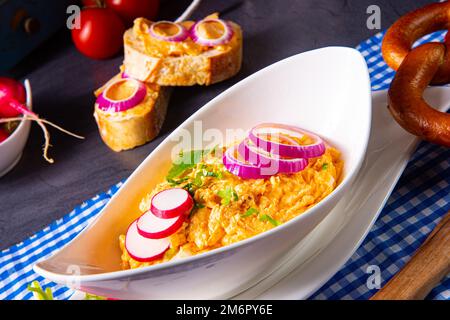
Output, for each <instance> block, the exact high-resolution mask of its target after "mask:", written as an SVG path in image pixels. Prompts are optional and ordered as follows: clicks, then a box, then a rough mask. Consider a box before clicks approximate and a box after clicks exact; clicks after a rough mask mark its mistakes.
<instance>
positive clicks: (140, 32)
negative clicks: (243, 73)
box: [124, 15, 242, 86]
mask: <svg viewBox="0 0 450 320" xmlns="http://www.w3.org/2000/svg"><path fill="white" fill-rule="evenodd" d="M210 17H216V15H212V16H210ZM228 23H229V24H230V26H231V27H232V29H233V33H234V34H233V37H232V39H231V40H230V41H229V42H228V43H227V44H224V45H221V46H215V47H202V48H201V50H200V51H199V50H198V49H199V46H198V45H196V44H195V43H193V42H192V40H191V39H187V40H185V41H183V43H182V44H175V45H174V44H169V43H168V44H167V50H165V48H164V47H163V45H164V43H162V44H161V43H156V42H157V41H159V40H155V39H153V38H152V37H151V36H150V35H149V34H148V32H147V30H148V27H149V26H150V25H151V24H152V22H151V21H148V20H146V19H144V18H138V19H136V20H135V22H134V27H133V28H131V29H129V30H127V31H126V32H125V34H124V48H125V56H124V67H125V72H126V74H128V75H129V76H131V77H133V78H135V79H138V80H141V81H145V82H151V83H156V84H158V85H160V86H191V85H195V84H199V85H210V84H213V83H216V82H219V81H223V80H226V79H228V78H230V77H232V76H234V75H235V74H236V73H237V72H238V71H239V70H240V68H241V65H242V30H241V28H240V27H239V25H237V24H236V23H233V22H231V21H228ZM192 24H193V22H191V21H185V22H183V25H185V26H186V27H187V28H189V26H191V25H192ZM152 44H156V46H155V45H153V46H152ZM177 45H178V48H180V47H179V46H183V49H186V48H187V50H182V51H183V52H181V54H180V52H177V50H176V49H175V50H174V49H173V47H176V46H177ZM149 46H151V48H150V49H149ZM159 46H161V47H163V49H161V50H159V49H160V47H159ZM189 47H191V48H192V47H195V49H197V50H191V52H189ZM155 48H156V49H155ZM185 51H188V52H187V53H186V52H185Z"/></svg>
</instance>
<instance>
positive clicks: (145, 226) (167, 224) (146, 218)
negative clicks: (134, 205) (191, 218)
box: [137, 210, 185, 239]
mask: <svg viewBox="0 0 450 320" xmlns="http://www.w3.org/2000/svg"><path fill="white" fill-rule="evenodd" d="M184 218H185V215H184V214H180V215H179V216H178V217H175V218H171V219H161V218H158V217H157V216H155V215H154V214H153V212H151V210H149V211H147V212H146V213H144V214H143V215H142V216H141V217H140V218H139V219H138V220H137V228H138V232H139V234H140V235H141V236H143V237H146V238H149V239H161V238H165V237H168V236H170V235H172V234H174V233H175V232H177V230H178V229H180V227H181V225H182V224H183V221H184Z"/></svg>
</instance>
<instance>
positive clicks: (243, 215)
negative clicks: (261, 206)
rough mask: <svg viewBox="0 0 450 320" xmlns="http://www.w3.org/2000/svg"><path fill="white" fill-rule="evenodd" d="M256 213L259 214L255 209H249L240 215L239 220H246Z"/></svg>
mask: <svg viewBox="0 0 450 320" xmlns="http://www.w3.org/2000/svg"><path fill="white" fill-rule="evenodd" d="M258 213H259V212H258V210H256V209H255V208H250V209H248V210H247V211H246V212H245V213H244V214H241V218H247V217H250V216H251V215H254V214H258Z"/></svg>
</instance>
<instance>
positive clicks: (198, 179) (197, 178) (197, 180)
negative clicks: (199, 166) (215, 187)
mask: <svg viewBox="0 0 450 320" xmlns="http://www.w3.org/2000/svg"><path fill="white" fill-rule="evenodd" d="M202 177H203V172H202V171H199V172H197V174H196V175H195V179H194V184H195V185H196V186H198V187H200V186H201V185H202V183H203V182H202Z"/></svg>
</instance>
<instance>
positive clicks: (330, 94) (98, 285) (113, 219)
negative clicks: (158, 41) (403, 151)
mask: <svg viewBox="0 0 450 320" xmlns="http://www.w3.org/2000/svg"><path fill="white" fill-rule="evenodd" d="M195 120H202V121H203V123H202V125H203V129H207V128H217V129H219V130H221V131H222V132H225V130H226V129H249V128H251V127H252V126H254V125H256V124H258V123H261V122H281V123H288V124H293V125H298V126H300V127H303V128H305V129H308V130H311V131H313V132H316V133H318V134H320V135H321V136H323V137H324V138H325V139H326V140H327V141H328V142H329V143H331V144H332V145H334V146H336V147H337V148H338V149H340V150H341V152H342V156H343V159H344V161H345V165H344V173H343V178H342V181H341V183H340V184H339V186H338V187H337V188H336V189H335V190H334V191H333V192H332V193H331V194H330V195H329V196H328V197H326V198H325V199H324V200H322V201H321V202H320V203H318V204H317V205H315V206H314V207H313V208H311V209H310V210H308V211H306V212H305V213H303V214H301V215H299V216H298V217H296V218H294V219H292V220H291V221H289V222H287V223H285V224H283V225H281V226H279V227H277V228H274V229H272V230H270V231H267V232H264V233H262V234H259V235H257V236H255V237H252V238H249V239H246V240H244V241H241V242H238V243H235V244H232V245H230V246H226V247H222V248H219V249H215V250H212V251H209V252H207V253H203V254H200V255H197V256H193V257H189V258H184V259H180V260H177V261H171V262H168V263H163V264H159V265H155V266H150V267H145V268H140V269H135V270H125V271H121V270H120V254H121V253H120V250H119V246H118V240H117V239H118V236H119V235H120V234H123V233H125V231H126V228H127V226H128V225H129V223H130V222H131V221H133V220H134V219H135V218H137V216H138V215H139V210H138V204H139V201H140V199H141V198H142V197H143V196H144V195H145V194H146V193H147V192H149V191H150V190H151V189H152V188H153V186H154V185H156V184H157V183H158V182H160V181H162V179H163V177H164V176H165V173H166V172H167V170H168V169H169V167H170V165H171V150H172V149H173V147H174V146H175V145H176V144H177V143H176V140H177V138H178V137H181V136H182V135H183V130H184V129H187V130H189V131H190V132H192V131H193V128H194V121H195ZM370 123H371V96H370V80H369V75H368V71H367V66H366V63H365V61H364V58H363V57H362V56H361V55H360V54H359V52H358V51H356V50H354V49H350V48H342V47H329V48H323V49H318V50H314V51H310V52H305V53H302V54H298V55H295V56H293V57H290V58H287V59H285V60H283V61H280V62H278V63H275V64H273V65H271V66H269V67H267V68H265V69H263V70H261V71H259V72H257V73H255V74H253V75H251V76H249V77H248V78H246V79H244V80H242V81H241V82H239V83H237V84H236V85H234V86H233V87H231V88H230V89H228V90H226V91H225V92H223V93H222V94H220V95H219V96H218V97H216V98H215V99H213V100H212V101H211V102H209V103H208V104H206V105H205V106H204V107H203V108H201V109H200V110H199V111H197V112H196V113H195V114H194V115H192V116H191V117H190V118H189V119H188V120H186V121H185V122H184V123H183V124H182V125H181V126H180V127H179V128H178V129H176V130H175V131H174V132H173V133H172V134H171V135H170V136H169V137H168V138H167V139H165V140H164V141H163V142H162V143H161V144H160V145H159V146H158V147H157V148H156V149H155V150H154V151H153V152H152V153H151V154H150V155H149V156H148V157H147V158H146V159H145V160H144V162H143V163H142V164H141V165H140V166H139V167H138V168H137V169H136V170H135V172H134V173H133V174H132V175H131V176H130V177H129V178H128V180H127V182H126V183H125V184H124V185H123V186H122V188H121V189H120V190H119V191H118V192H117V193H116V195H115V196H114V197H113V198H112V199H111V200H110V202H109V203H108V205H107V206H106V207H105V208H104V209H103V210H102V212H101V213H100V214H99V217H98V218H97V219H96V220H95V221H94V222H93V223H92V224H91V225H90V226H89V227H87V228H86V229H85V230H84V231H83V232H82V233H81V234H80V235H79V236H78V237H76V238H75V239H74V240H73V241H72V242H71V243H70V244H68V245H67V246H65V247H64V248H63V249H62V250H61V251H59V252H58V253H57V254H55V255H54V256H53V257H51V258H49V259H47V260H45V261H42V262H40V263H38V264H36V265H35V267H34V269H35V271H36V272H37V273H39V274H40V275H42V276H44V277H46V278H48V279H50V280H53V281H55V282H58V283H63V284H66V285H69V286H71V287H74V288H79V289H81V290H84V291H87V292H90V293H94V294H98V295H104V296H107V297H113V298H118V299H215V298H228V297H231V296H232V295H234V294H236V293H238V292H240V291H242V290H243V289H246V288H248V287H249V286H251V285H253V284H254V283H256V282H257V281H259V280H261V279H262V278H263V277H264V276H266V275H267V274H268V272H270V270H271V267H272V266H273V265H274V264H275V263H276V262H277V261H278V260H279V259H280V258H281V257H282V256H283V255H285V254H286V253H287V252H288V251H289V250H290V249H291V248H293V247H294V246H295V244H297V243H298V242H299V241H300V240H302V239H303V238H304V237H305V236H306V235H307V234H308V233H309V232H311V231H312V229H313V228H314V227H315V226H317V225H318V224H319V223H320V222H321V221H322V219H323V218H324V217H325V216H326V215H327V214H328V212H329V211H330V209H331V208H333V207H334V206H335V205H336V204H337V202H338V201H339V199H340V198H341V197H342V195H343V194H344V193H345V192H346V191H347V190H348V188H349V186H350V185H351V183H352V181H353V180H354V178H355V176H356V174H357V172H358V170H359V168H360V166H361V163H362V160H363V158H364V155H365V151H366V147H367V143H368V139H369V132H370Z"/></svg>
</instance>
